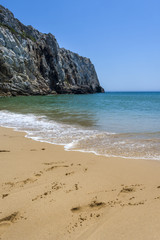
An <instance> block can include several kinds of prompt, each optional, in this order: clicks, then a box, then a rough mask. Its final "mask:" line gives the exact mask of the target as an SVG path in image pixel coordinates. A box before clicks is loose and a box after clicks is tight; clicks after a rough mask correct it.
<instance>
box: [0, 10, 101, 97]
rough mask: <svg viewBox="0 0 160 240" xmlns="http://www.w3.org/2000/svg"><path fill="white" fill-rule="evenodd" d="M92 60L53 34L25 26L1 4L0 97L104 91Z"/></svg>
mask: <svg viewBox="0 0 160 240" xmlns="http://www.w3.org/2000/svg"><path fill="white" fill-rule="evenodd" d="M103 91H104V90H103V88H102V87H101V86H100V84H99V81H98V78H97V74H96V72H95V69H94V66H93V64H92V63H91V61H90V59H88V58H85V57H81V56H79V55H78V54H76V53H73V52H71V51H68V50H66V49H63V48H60V47H59V45H58V43H57V41H56V39H55V37H54V36H53V35H52V34H50V33H49V34H43V33H40V32H39V31H38V30H36V29H34V28H33V27H32V26H25V25H23V24H22V23H21V22H20V21H19V20H18V19H16V18H14V15H13V13H11V12H10V11H9V10H8V9H6V8H4V7H3V6H1V5H0V95H40V94H41V95H43V94H52V93H53V94H54V93H96V92H103Z"/></svg>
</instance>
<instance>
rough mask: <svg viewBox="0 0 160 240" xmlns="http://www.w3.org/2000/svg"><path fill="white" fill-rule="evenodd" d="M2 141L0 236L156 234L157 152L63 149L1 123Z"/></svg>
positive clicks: (159, 197) (159, 202)
mask: <svg viewBox="0 0 160 240" xmlns="http://www.w3.org/2000/svg"><path fill="white" fill-rule="evenodd" d="M0 146H1V147H0V185H1V189H0V206H1V207H0V239H2V240H9V239H13V240H21V239H23V240H28V239H30V240H36V239H39V240H41V239H43V240H44V239H46V240H51V239H61V240H63V239H64V240H66V239H71V240H72V239H74V240H82V239H85V240H86V239H88V240H93V239H98V240H104V239H110V240H117V239H118V240H121V239H123V240H128V239H130V240H134V239H145V240H150V239H157V240H158V239H159V236H160V229H159V224H160V216H159V207H160V180H159V176H160V162H158V161H157V160H152V161H148V160H143V159H142V160H140V159H125V158H120V157H104V156H102V155H95V154H93V153H84V152H79V151H66V150H65V149H64V147H63V146H60V145H54V144H49V143H45V142H39V141H35V140H32V139H30V138H27V137H25V134H24V132H19V131H15V130H13V129H12V128H2V127H0ZM5 151H6V152H5ZM7 151H8V152H7Z"/></svg>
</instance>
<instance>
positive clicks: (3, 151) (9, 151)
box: [0, 150, 10, 153]
mask: <svg viewBox="0 0 160 240" xmlns="http://www.w3.org/2000/svg"><path fill="white" fill-rule="evenodd" d="M0 152H1V153H2V152H10V151H9V150H0Z"/></svg>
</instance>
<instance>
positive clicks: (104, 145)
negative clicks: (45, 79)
mask: <svg viewBox="0 0 160 240" xmlns="http://www.w3.org/2000/svg"><path fill="white" fill-rule="evenodd" d="M0 126H2V127H8V128H13V129H14V130H16V131H25V132H26V137H28V138H32V139H34V140H36V141H41V142H48V143H51V144H56V145H63V146H64V149H65V150H67V151H82V152H93V153H95V154H98V155H104V156H112V157H122V158H135V159H146V160H160V92H106V93H98V94H86V95H48V96H18V97H1V98H0Z"/></svg>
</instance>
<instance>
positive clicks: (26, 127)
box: [0, 110, 160, 160]
mask: <svg viewBox="0 0 160 240" xmlns="http://www.w3.org/2000/svg"><path fill="white" fill-rule="evenodd" d="M0 126H2V127H9V128H13V129H15V130H17V131H24V132H26V137H28V138H32V139H33V140H36V141H41V142H47V143H51V144H57V145H64V148H65V150H67V151H69V150H70V151H83V152H92V153H95V154H97V155H104V156H107V157H109V156H112V157H123V158H136V159H137V158H141V159H154V160H160V138H159V136H160V134H159V133H158V132H156V133H155V132H154V133H137V134H136V133H112V132H111V133H109V132H104V131H103V132H102V131H99V130H91V129H87V128H83V127H78V126H74V125H69V124H62V123H58V122H55V121H53V120H49V119H48V118H47V117H46V116H45V115H41V116H39V115H34V114H20V113H13V112H9V111H5V110H4V111H0Z"/></svg>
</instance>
